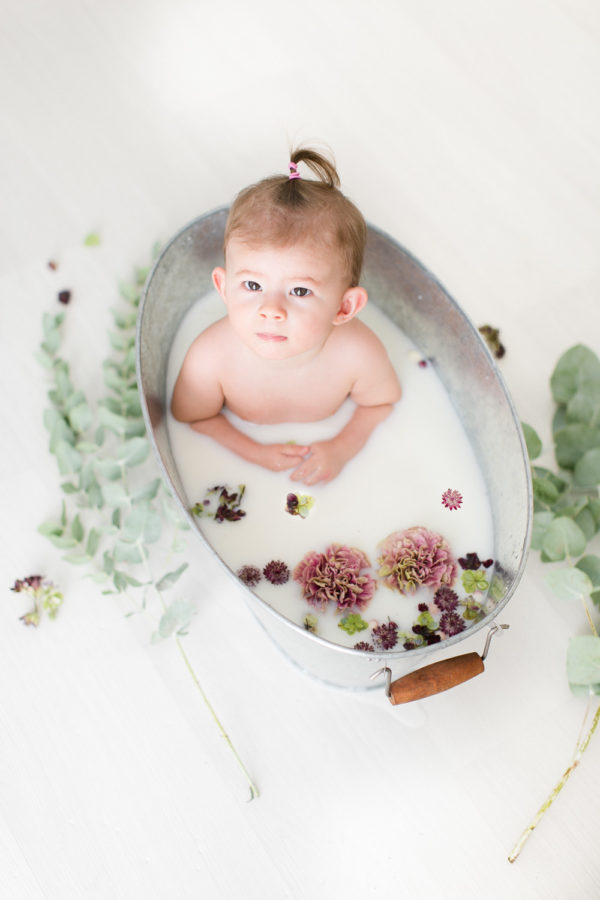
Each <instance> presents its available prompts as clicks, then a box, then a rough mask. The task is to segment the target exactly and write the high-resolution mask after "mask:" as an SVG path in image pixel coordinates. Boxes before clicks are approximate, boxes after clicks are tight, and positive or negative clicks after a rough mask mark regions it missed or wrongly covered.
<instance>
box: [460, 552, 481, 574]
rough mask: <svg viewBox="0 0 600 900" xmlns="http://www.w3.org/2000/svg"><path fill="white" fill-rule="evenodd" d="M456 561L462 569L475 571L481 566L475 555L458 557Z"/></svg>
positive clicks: (468, 554) (469, 554)
mask: <svg viewBox="0 0 600 900" xmlns="http://www.w3.org/2000/svg"><path fill="white" fill-rule="evenodd" d="M458 561H459V563H460V565H461V567H462V568H463V569H473V570H475V569H478V568H479V567H480V565H481V560H480V559H479V557H478V556H477V554H476V553H467V555H466V556H459V557H458Z"/></svg>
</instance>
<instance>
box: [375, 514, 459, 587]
mask: <svg viewBox="0 0 600 900" xmlns="http://www.w3.org/2000/svg"><path fill="white" fill-rule="evenodd" d="M379 548H380V550H381V556H380V557H379V559H378V562H379V566H380V568H379V573H378V574H379V577H380V578H383V580H384V582H385V584H386V585H387V587H389V588H392V589H393V590H396V591H400V593H401V594H405V593H407V592H408V591H414V590H416V588H417V587H419V586H421V585H425V586H426V587H432V588H438V587H440V585H442V584H445V585H452V584H454V581H455V579H456V572H457V565H456V560H455V559H454V557H453V556H452V552H451V550H450V547H449V546H448V543H447V542H446V540H445V538H443V537H442V535H441V534H436V533H435V532H434V531H429V530H428V529H427V528H424V527H423V526H421V525H417V526H415V527H414V528H408V529H407V530H406V531H394V532H392V534H389V535H388V536H387V537H386V538H385V540H383V541H382V542H381V543H380V544H379Z"/></svg>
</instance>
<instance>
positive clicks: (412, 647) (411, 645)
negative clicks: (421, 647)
mask: <svg viewBox="0 0 600 900" xmlns="http://www.w3.org/2000/svg"><path fill="white" fill-rule="evenodd" d="M402 646H403V647H404V649H405V650H415V649H416V647H417V645H416V644H415V642H414V641H404V643H403V644H402Z"/></svg>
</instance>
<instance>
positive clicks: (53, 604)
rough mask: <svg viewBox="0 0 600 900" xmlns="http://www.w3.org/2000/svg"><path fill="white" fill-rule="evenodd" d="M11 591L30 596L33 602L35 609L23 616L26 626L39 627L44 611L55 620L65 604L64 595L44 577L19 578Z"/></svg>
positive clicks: (22, 619)
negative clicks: (63, 603) (61, 606)
mask: <svg viewBox="0 0 600 900" xmlns="http://www.w3.org/2000/svg"><path fill="white" fill-rule="evenodd" d="M11 591H15V593H17V594H20V593H24V594H28V595H29V596H30V597H31V598H32V600H33V609H31V610H30V611H29V612H28V613H25V615H23V616H21V617H20V618H21V621H22V622H24V624H25V625H33V626H34V627H37V626H38V625H39V624H40V616H41V612H42V610H46V612H47V613H48V616H49V617H50V618H51V619H54V618H55V616H56V614H57V612H58V609H59V607H60V605H61V603H62V602H63V595H62V594H61V592H60V591H59V590H57V588H56V587H55V585H54V584H53V583H52V582H51V581H47V580H46V579H45V578H44V576H43V575H29V576H28V577H27V578H17V580H16V581H15V583H14V585H13V586H12V588H11Z"/></svg>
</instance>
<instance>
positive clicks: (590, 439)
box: [554, 424, 600, 469]
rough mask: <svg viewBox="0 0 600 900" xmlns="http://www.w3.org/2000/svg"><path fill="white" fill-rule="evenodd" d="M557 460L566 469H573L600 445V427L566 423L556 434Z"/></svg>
mask: <svg viewBox="0 0 600 900" xmlns="http://www.w3.org/2000/svg"><path fill="white" fill-rule="evenodd" d="M554 441H555V454H556V461H557V463H558V464H559V466H563V467H564V468H565V469H572V468H573V467H574V466H575V464H576V463H577V462H578V460H580V459H581V457H582V456H583V455H584V453H587V451H588V450H592V449H593V448H594V447H600V428H593V427H592V426H591V425H581V424H575V425H566V426H565V428H562V429H561V430H560V431H557V432H556V434H555V435H554Z"/></svg>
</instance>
